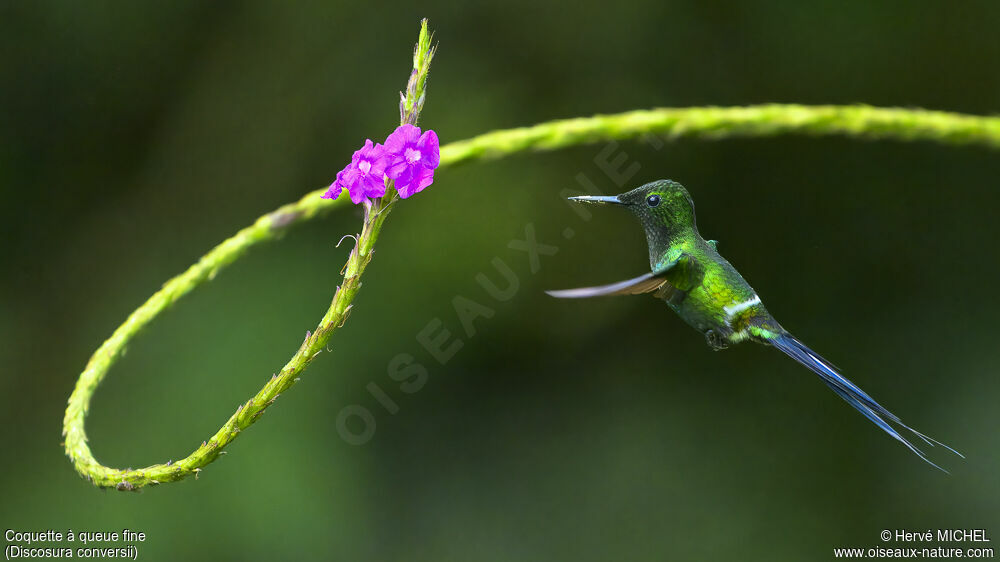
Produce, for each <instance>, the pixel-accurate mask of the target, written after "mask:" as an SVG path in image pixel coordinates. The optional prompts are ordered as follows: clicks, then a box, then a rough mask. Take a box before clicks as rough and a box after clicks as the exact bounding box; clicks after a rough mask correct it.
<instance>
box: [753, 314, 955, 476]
mask: <svg viewBox="0 0 1000 562" xmlns="http://www.w3.org/2000/svg"><path fill="white" fill-rule="evenodd" d="M769 341H770V342H771V345H773V346H774V347H776V348H778V349H780V350H781V351H782V352H784V353H785V354H786V355H788V356H789V357H791V358H792V359H794V360H796V361H798V362H799V363H802V364H803V365H805V366H806V367H808V368H809V370H811V371H812V372H814V373H816V374H817V375H819V376H820V378H821V379H823V382H825V383H826V384H827V385H828V386H829V387H830V388H832V389H833V391H834V392H836V393H837V394H839V395H840V397H841V398H843V399H844V400H846V401H847V403H848V404H850V405H851V406H854V408H855V409H857V410H858V411H859V412H861V413H862V414H864V416H865V417H866V418H868V419H869V420H871V421H872V422H873V423H874V424H875V425H877V426H879V427H880V428H882V430H883V431H885V432H886V433H888V434H889V435H891V436H892V437H894V438H895V439H897V440H898V441H899V442H901V443H902V444H903V445H906V447H907V448H909V449H910V450H911V451H913V452H914V453H916V454H917V456H919V457H920V458H921V459H923V460H924V461H926V462H927V463H928V464H930V465H931V466H933V467H934V468H937V469H938V470H942V471H944V472H948V471H947V470H944V469H943V468H941V467H940V466H938V465H936V464H934V463H933V462H931V461H930V459H928V458H927V455H925V454H924V452H923V451H921V450H920V449H919V448H917V447H916V446H915V445H914V444H913V443H911V442H910V441H909V440H908V439H906V437H903V436H902V435H901V434H900V433H899V432H898V431H896V428H894V427H893V426H892V425H890V423H894V424H896V425H898V426H900V427H901V428H903V429H905V430H907V431H909V432H910V433H912V434H913V435H916V436H917V437H919V438H920V439H921V440H922V441H923V442H924V443H927V444H928V445H930V446H931V447H933V446H935V445H941V446H942V447H944V448H945V449H948V450H949V451H951V452H952V453H955V454H956V455H958V456H960V457H962V458H963V459H964V458H965V455H963V454H962V453H959V452H958V451H956V450H955V449H952V448H951V447H949V446H947V445H945V444H944V443H941V442H940V441H937V440H935V439H932V438H930V437H927V436H926V435H924V434H923V433H920V432H919V431H917V430H915V429H913V428H912V427H910V426H908V425H906V424H905V423H903V422H901V421H900V420H899V418H898V417H896V415H895V414H893V413H892V412H890V411H889V410H886V409H885V408H883V407H882V406H881V405H880V404H879V403H878V402H876V401H875V400H874V399H872V397H871V396H868V395H867V394H865V391H863V390H861V389H860V388H858V387H857V386H856V385H855V384H854V383H852V382H851V381H849V380H847V379H846V378H845V377H844V376H843V375H841V374H840V373H839V372H837V368H836V367H834V366H833V365H832V364H831V363H830V362H829V361H827V360H826V359H823V358H822V357H820V356H819V354H818V353H816V352H815V351H813V350H811V349H809V348H808V347H807V346H806V344H804V343H802V342H800V341H799V340H797V339H795V338H794V337H792V335H791V334H787V333H785V334H782V335H780V336H778V337H776V338H773V339H770V340H769Z"/></svg>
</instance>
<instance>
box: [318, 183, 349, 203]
mask: <svg viewBox="0 0 1000 562" xmlns="http://www.w3.org/2000/svg"><path fill="white" fill-rule="evenodd" d="M343 190H344V188H343V187H341V186H340V184H339V183H337V182H333V183H331V184H330V188H329V189H327V190H326V193H324V194H323V195H320V198H321V199H336V198H338V197H340V192H341V191H343Z"/></svg>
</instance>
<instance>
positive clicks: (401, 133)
mask: <svg viewBox="0 0 1000 562" xmlns="http://www.w3.org/2000/svg"><path fill="white" fill-rule="evenodd" d="M419 139H420V129H419V128H418V127H415V126H413V125H410V124H406V125H400V126H399V127H396V130H395V131H393V132H392V134H390V135H389V136H388V137H386V139H385V149H386V151H388V152H390V153H392V154H400V155H401V154H403V150H405V149H406V145H412V144H414V143H416V142H417V141H418V140H419Z"/></svg>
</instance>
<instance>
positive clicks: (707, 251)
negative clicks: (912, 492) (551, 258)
mask: <svg viewBox="0 0 1000 562" xmlns="http://www.w3.org/2000/svg"><path fill="white" fill-rule="evenodd" d="M571 199H574V200H577V201H581V202H586V203H600V204H612V205H617V206H622V207H625V208H626V209H628V210H629V211H631V212H632V213H633V214H634V215H635V216H636V217H637V218H638V219H639V221H640V222H641V223H642V226H643V230H645V232H646V241H647V242H648V244H649V265H650V269H651V272H650V273H646V274H644V275H640V276H639V277H636V278H634V279H629V280H626V281H621V282H619V283H612V284H610V285H604V286H600V287H587V288H582V289H569V290H565V291H549V294H550V295H552V296H555V297H559V298H585V297H595V296H604V295H625V294H641V293H652V294H653V295H655V296H656V297H657V298H660V299H662V300H664V301H665V302H666V303H667V304H668V305H669V306H670V308H672V309H673V310H674V311H675V312H676V313H677V314H678V315H679V316H680V317H681V318H683V319H684V321H685V322H687V323H688V324H690V325H691V326H692V327H693V328H694V329H696V330H698V331H699V332H701V333H702V334H704V335H705V339H706V341H707V342H708V344H709V345H710V346H711V347H712V348H713V349H724V348H726V347H728V346H730V345H732V344H736V343H739V342H742V341H746V340H749V341H754V342H757V343H761V344H765V345H771V346H773V347H775V348H777V349H779V350H780V351H782V352H783V353H785V354H786V355H788V356H789V357H791V358H792V359H795V360H796V361H798V362H799V363H801V364H802V365H804V366H805V367H807V368H808V369H809V370H811V371H813V372H814V373H816V374H817V375H819V376H820V378H821V379H822V380H823V382H825V383H826V384H827V385H828V386H829V387H830V388H831V389H833V391H834V392H836V393H837V394H838V395H839V396H840V397H841V398H843V399H844V400H846V401H847V402H848V403H849V404H851V405H852V406H853V407H854V408H856V409H857V410H858V411H859V412H861V413H862V414H863V415H864V416H865V417H867V418H868V419H869V420H871V421H872V422H873V423H875V424H876V425H877V426H878V427H880V428H881V429H882V430H884V431H885V432H886V433H888V434H889V435H891V436H892V437H893V438H895V439H897V440H899V441H900V442H902V443H903V444H904V445H906V447H908V448H909V449H910V450H911V451H913V452H914V453H916V454H917V455H919V456H920V458H922V459H924V460H925V461H927V462H928V463H930V464H931V465H933V466H935V467H937V465H935V464H934V463H932V462H931V461H930V460H928V459H927V457H926V455H925V454H924V453H923V451H921V450H920V449H919V448H917V447H916V446H915V445H914V444H913V443H911V442H910V441H909V440H907V439H906V438H905V437H904V436H903V435H901V434H900V432H899V431H897V429H896V428H895V427H893V424H895V425H897V426H899V427H901V428H903V429H906V430H907V431H909V432H912V433H913V435H915V436H916V437H918V438H919V439H921V440H922V441H923V442H925V443H926V444H928V445H931V446H933V445H935V444H938V445H942V446H944V447H945V448H947V449H948V450H950V451H952V452H954V453H955V454H958V455H959V456H961V454H960V453H958V452H957V451H955V450H954V449H951V447H948V446H947V445H943V444H942V443H940V442H938V441H935V440H933V439H931V438H929V437H927V436H925V435H923V434H922V433H920V432H918V431H916V430H914V429H912V428H911V427H909V426H907V425H906V424H904V423H902V422H901V421H900V420H899V418H898V417H896V416H895V415H894V414H892V413H891V412H889V411H888V410H886V409H885V408H883V407H882V406H881V405H880V404H878V403H877V402H875V400H873V399H872V398H871V397H870V396H868V395H867V394H865V392H864V391H863V390H861V389H860V388H858V387H857V386H856V385H854V383H852V382H851V381H849V380H847V379H846V378H844V377H843V375H841V374H840V373H839V371H838V370H837V368H836V367H834V366H833V365H832V364H831V363H830V362H829V361H827V360H825V359H823V358H822V357H820V356H819V355H818V354H817V353H816V352H814V351H812V350H811V349H809V348H808V347H807V346H806V345H805V344H803V343H802V342H801V341H799V340H798V339H796V338H795V337H793V336H792V335H791V334H790V333H788V332H787V331H786V330H785V329H784V328H782V327H781V325H780V324H778V322H777V321H776V320H775V319H774V318H773V317H772V316H771V314H770V313H769V312H768V311H767V309H766V308H765V307H764V304H763V303H762V302H761V299H760V297H759V296H758V295H757V293H756V292H755V291H754V290H753V289H752V288H751V287H750V284H749V283H747V282H746V280H745V279H743V276H742V275H740V274H739V272H738V271H736V268H734V267H733V266H732V264H730V263H729V262H728V261H726V259H725V258H723V257H722V256H721V255H720V254H719V252H718V249H717V243H716V242H715V241H714V240H705V239H704V238H702V237H701V234H700V233H699V232H698V226H697V221H696V220H695V211H694V202H693V201H692V200H691V196H690V195H689V194H688V192H687V190H685V189H684V187H683V186H682V185H680V184H679V183H677V182H673V181H670V180H660V181H655V182H652V183H648V184H646V185H643V186H642V187H639V188H636V189H633V190H632V191H629V192H627V193H623V194H621V195H616V196H612V197H604V196H581V197H573V198H571ZM938 468H940V467H938Z"/></svg>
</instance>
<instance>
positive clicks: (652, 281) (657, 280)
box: [545, 260, 680, 299]
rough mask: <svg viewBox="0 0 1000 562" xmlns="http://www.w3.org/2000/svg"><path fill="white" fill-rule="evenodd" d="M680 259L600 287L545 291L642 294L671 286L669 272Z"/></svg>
mask: <svg viewBox="0 0 1000 562" xmlns="http://www.w3.org/2000/svg"><path fill="white" fill-rule="evenodd" d="M679 261H680V260H676V261H673V262H670V263H668V264H667V265H666V266H663V267H660V268H659V269H657V270H656V271H652V272H650V273H645V274H643V275H640V276H638V277H633V278H632V279H626V280H625V281H619V282H617V283H611V284H610V285H601V286H599V287H581V288H579V289H564V290H562V291H545V292H546V293H548V294H549V295H552V296H553V297H556V298H557V299H585V298H589V297H606V296H611V295H640V294H642V293H652V292H653V291H656V290H658V289H660V288H661V287H664V286H666V287H670V283H669V282H668V281H667V278H666V275H667V272H668V271H670V270H671V269H673V268H674V266H675V265H677V264H678V262H679Z"/></svg>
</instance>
